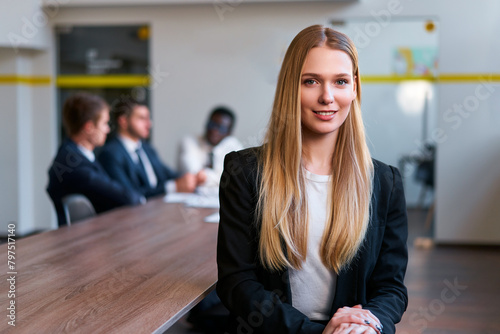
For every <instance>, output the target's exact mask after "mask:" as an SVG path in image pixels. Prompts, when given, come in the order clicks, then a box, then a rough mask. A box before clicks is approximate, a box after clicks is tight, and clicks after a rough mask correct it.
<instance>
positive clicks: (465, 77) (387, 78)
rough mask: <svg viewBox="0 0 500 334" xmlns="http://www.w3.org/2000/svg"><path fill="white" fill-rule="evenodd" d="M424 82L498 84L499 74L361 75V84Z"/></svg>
mask: <svg viewBox="0 0 500 334" xmlns="http://www.w3.org/2000/svg"><path fill="white" fill-rule="evenodd" d="M410 80H425V81H432V82H437V83H467V82H478V81H479V82H483V81H487V82H498V81H500V74H498V73H475V74H474V73H471V74H465V73H464V74H459V73H442V74H439V75H438V76H432V75H420V76H418V75H361V82H363V83H377V84H379V83H398V82H401V81H410Z"/></svg>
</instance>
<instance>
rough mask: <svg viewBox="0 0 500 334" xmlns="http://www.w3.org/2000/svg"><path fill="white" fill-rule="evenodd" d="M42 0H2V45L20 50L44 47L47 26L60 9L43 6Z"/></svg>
mask: <svg viewBox="0 0 500 334" xmlns="http://www.w3.org/2000/svg"><path fill="white" fill-rule="evenodd" d="M41 3H42V0H20V1H12V0H0V9H1V10H2V13H1V14H0V19H1V22H2V27H1V28H0V32H1V33H0V47H5V48H12V50H13V51H16V52H17V51H19V50H22V49H25V48H29V49H43V48H44V47H45V46H46V42H47V40H46V39H47V37H48V31H47V30H46V29H44V28H45V26H46V25H47V24H48V21H49V20H50V18H51V17H53V16H54V15H55V13H56V11H57V10H58V7H56V8H54V9H44V10H42V8H41Z"/></svg>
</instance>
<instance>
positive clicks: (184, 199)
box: [164, 193, 219, 209]
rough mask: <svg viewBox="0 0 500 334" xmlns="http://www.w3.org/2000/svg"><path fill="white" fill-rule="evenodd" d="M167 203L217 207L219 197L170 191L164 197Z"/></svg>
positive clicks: (195, 206)
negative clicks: (170, 192)
mask: <svg viewBox="0 0 500 334" xmlns="http://www.w3.org/2000/svg"><path fill="white" fill-rule="evenodd" d="M164 201H165V202H167V203H184V204H185V205H186V206H189V207H193V208H213V209H218V208H219V197H217V196H204V195H198V194H189V193H172V194H167V195H166V196H165V197H164Z"/></svg>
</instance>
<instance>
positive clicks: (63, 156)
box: [47, 93, 142, 226]
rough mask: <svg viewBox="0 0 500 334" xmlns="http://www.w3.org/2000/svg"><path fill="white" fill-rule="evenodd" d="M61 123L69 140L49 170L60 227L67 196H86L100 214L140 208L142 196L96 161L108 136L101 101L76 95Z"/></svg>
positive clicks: (50, 190) (105, 110) (66, 105)
mask: <svg viewBox="0 0 500 334" xmlns="http://www.w3.org/2000/svg"><path fill="white" fill-rule="evenodd" d="M62 121H63V125H64V128H65V130H66V133H67V136H68V138H67V139H65V140H64V141H63V143H62V144H61V146H60V147H59V150H58V152H57V155H56V157H55V159H54V161H53V163H52V165H51V167H50V169H49V184H48V186H47V192H48V194H49V196H50V198H51V199H52V201H53V203H54V206H55V209H56V212H57V219H58V224H59V226H63V225H66V223H67V222H66V217H65V215H64V209H63V205H62V199H63V197H64V196H67V195H71V194H82V195H84V196H86V197H87V198H88V199H89V200H90V202H92V205H93V206H94V209H95V211H96V212H97V213H100V212H104V211H107V210H110V209H112V208H115V207H118V206H122V205H131V204H138V203H140V202H141V198H142V196H141V195H140V194H139V193H138V192H135V191H132V190H130V189H127V188H125V187H123V186H122V185H121V184H119V183H118V182H116V181H113V180H112V179H111V178H110V177H109V176H108V175H107V174H106V172H105V170H104V169H103V168H102V167H101V165H100V164H99V163H98V162H97V161H96V160H95V156H94V152H93V151H94V148H96V147H98V146H102V145H103V144H104V142H105V140H106V136H107V134H108V132H109V125H108V122H109V108H108V105H107V104H106V102H105V101H104V100H102V99H101V98H100V97H98V96H95V95H91V94H88V93H77V94H75V95H73V96H71V97H70V98H68V99H67V100H66V102H65V103H64V106H63V115H62Z"/></svg>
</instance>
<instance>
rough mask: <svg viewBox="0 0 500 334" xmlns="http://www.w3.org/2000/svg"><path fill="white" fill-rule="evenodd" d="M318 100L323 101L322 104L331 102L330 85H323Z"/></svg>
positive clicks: (331, 91)
mask: <svg viewBox="0 0 500 334" xmlns="http://www.w3.org/2000/svg"><path fill="white" fill-rule="evenodd" d="M319 102H320V103H323V104H330V103H332V102H333V89H332V87H330V86H325V87H324V88H323V91H322V93H321V96H320V99H319Z"/></svg>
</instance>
